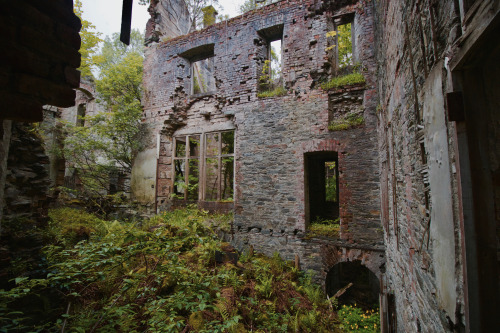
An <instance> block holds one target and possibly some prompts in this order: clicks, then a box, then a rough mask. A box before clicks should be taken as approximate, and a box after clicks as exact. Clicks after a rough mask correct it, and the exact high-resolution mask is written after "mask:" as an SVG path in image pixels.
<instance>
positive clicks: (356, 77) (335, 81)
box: [321, 72, 366, 90]
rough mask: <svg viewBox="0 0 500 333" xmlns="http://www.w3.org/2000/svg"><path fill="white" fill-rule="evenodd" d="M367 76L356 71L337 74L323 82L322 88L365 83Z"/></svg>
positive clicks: (328, 88) (327, 88)
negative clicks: (341, 74)
mask: <svg viewBox="0 0 500 333" xmlns="http://www.w3.org/2000/svg"><path fill="white" fill-rule="evenodd" d="M365 82H366V80H365V77H364V76H363V74H361V73H360V72H354V73H351V74H347V75H343V76H337V77H334V78H332V79H331V80H330V81H328V82H325V83H322V84H321V88H322V89H323V90H330V89H337V88H340V87H344V86H351V85H355V84H363V83H365Z"/></svg>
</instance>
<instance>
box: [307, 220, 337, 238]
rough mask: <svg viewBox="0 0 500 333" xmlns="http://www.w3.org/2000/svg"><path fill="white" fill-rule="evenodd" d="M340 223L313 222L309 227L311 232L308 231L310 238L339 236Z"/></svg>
mask: <svg viewBox="0 0 500 333" xmlns="http://www.w3.org/2000/svg"><path fill="white" fill-rule="evenodd" d="M339 231H340V225H339V224H314V223H313V224H311V226H310V227H309V232H308V233H307V237H308V238H314V237H320V236H324V237H328V238H337V237H339Z"/></svg>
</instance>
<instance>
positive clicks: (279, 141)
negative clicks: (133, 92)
mask: <svg viewBox="0 0 500 333" xmlns="http://www.w3.org/2000/svg"><path fill="white" fill-rule="evenodd" d="M338 15H353V16H354V18H355V19H354V24H355V34H354V35H355V38H356V49H355V52H356V59H357V60H358V61H359V62H360V68H361V70H362V73H363V75H364V77H365V80H366V83H365V84H361V85H358V86H356V87H350V88H349V89H347V88H342V87H340V88H338V89H332V90H330V91H324V90H322V89H321V88H320V83H321V82H322V81H324V80H326V79H327V78H328V76H329V75H330V74H331V67H332V66H334V64H332V63H331V61H330V58H329V55H328V52H327V50H326V49H327V46H328V45H329V44H328V41H327V37H326V33H327V32H328V31H330V30H331V26H332V20H333V16H338ZM372 16H373V4H372V2H369V1H368V2H366V1H359V2H358V1H352V2H349V3H346V4H345V5H344V7H341V8H340V9H338V8H336V9H331V7H329V6H327V5H325V4H324V3H323V2H322V1H313V0H310V1H280V2H277V3H275V4H272V5H269V6H266V7H262V8H260V9H259V10H256V11H252V12H249V13H246V14H244V15H242V16H240V17H236V18H234V19H231V20H228V21H225V22H221V23H218V24H215V25H213V26H211V27H208V28H206V29H203V30H201V31H196V32H193V33H191V34H189V35H188V36H185V37H178V38H175V39H172V40H170V41H167V42H165V43H159V44H154V45H150V47H148V49H147V50H146V59H145V62H144V82H145V98H144V120H145V122H146V123H148V124H149V125H150V127H151V128H153V131H152V132H153V133H154V135H155V136H156V138H155V137H152V140H151V142H152V144H151V147H150V150H148V151H147V152H144V158H146V157H148V158H152V156H154V152H156V149H158V150H157V152H158V157H159V160H158V173H157V175H158V177H157V184H156V185H157V186H156V188H153V187H154V184H152V182H151V181H150V182H149V183H148V184H151V187H152V189H149V188H147V187H143V191H142V192H141V193H145V192H146V191H148V194H147V195H144V197H146V198H147V199H148V200H151V199H153V200H154V199H155V197H156V199H157V202H156V203H157V204H158V207H159V208H160V209H165V208H169V207H171V206H172V205H173V204H174V203H175V202H173V201H172V200H171V195H172V193H173V192H172V191H173V186H174V179H173V177H174V175H173V173H174V171H173V163H172V158H173V157H172V153H173V137H174V136H178V135H186V134H200V133H208V132H213V131H220V130H228V129H234V130H235V160H236V162H235V198H234V211H235V221H234V228H233V229H234V230H233V231H234V234H233V236H232V237H233V242H234V243H235V244H236V245H237V246H238V248H240V249H243V248H246V247H248V246H250V245H252V246H253V247H254V248H255V249H256V250H257V251H259V252H263V253H266V254H269V255H271V254H272V253H273V252H274V251H278V252H279V253H280V255H282V257H284V258H286V259H288V260H290V259H294V257H295V255H298V256H299V257H300V260H301V262H302V264H303V267H304V268H305V269H309V268H311V269H313V270H315V271H316V272H317V273H318V274H317V278H318V282H322V283H323V282H324V279H325V278H326V274H327V272H328V271H329V269H330V268H331V267H332V266H333V265H335V264H336V263H338V262H341V261H348V260H361V261H362V262H363V264H365V265H366V266H368V267H369V268H370V269H372V270H373V271H374V273H375V274H376V275H377V276H379V277H381V275H382V266H383V263H384V256H383V249H384V245H383V236H382V227H381V224H380V217H379V216H380V208H379V207H380V202H379V181H378V171H377V165H378V161H377V159H378V154H377V150H376V106H377V94H376V79H375V68H376V62H375V54H374V45H373V40H374V26H373V20H372ZM280 34H282V38H283V46H282V52H283V53H282V54H283V55H282V58H283V70H282V76H283V81H284V87H285V88H286V90H287V94H286V96H280V97H269V98H259V97H258V96H257V93H258V92H259V78H260V75H261V74H262V65H263V61H264V60H265V52H264V51H265V49H266V48H267V46H266V43H267V42H269V41H270V40H269V39H270V38H272V39H275V38H280ZM276 36H278V37H276ZM212 54H213V56H214V64H215V81H216V91H215V92H213V93H208V94H204V95H191V84H192V78H191V71H190V66H191V63H192V62H193V61H195V60H196V59H198V58H199V57H202V56H207V55H212ZM337 103H339V104H342V103H343V104H342V106H341V107H338V108H339V109H342V110H344V112H348V111H356V112H358V113H360V114H361V115H362V118H363V121H362V123H361V124H357V125H356V126H354V127H352V128H347V129H344V130H340V131H330V130H329V129H328V125H329V122H330V121H331V120H333V119H335V117H336V115H335V114H334V112H332V108H333V106H332V105H335V104H337ZM155 139H156V140H155ZM314 152H335V153H338V156H339V157H338V160H339V161H338V163H339V169H340V182H339V183H340V190H339V191H340V223H341V230H340V235H339V237H335V238H334V239H328V238H325V239H310V237H307V232H308V227H309V223H310V222H311V221H310V218H308V217H307V210H308V208H307V199H306V186H305V178H306V175H305V171H304V166H305V155H306V154H308V153H314ZM143 163H146V162H145V161H144V162H143ZM147 163H150V165H151V166H152V165H153V161H151V160H149V161H148V162H147ZM134 169H140V168H136V167H135V166H134ZM141 172H142V171H141ZM150 176H156V175H154V174H153V173H152V172H151V173H150ZM138 183H139V182H138ZM148 186H149V185H148ZM200 204H201V205H202V206H203V205H205V204H207V203H200ZM220 204H224V205H228V204H231V205H232V204H233V203H220ZM212 206H213V205H212ZM204 207H205V206H204ZM332 249H334V250H332Z"/></svg>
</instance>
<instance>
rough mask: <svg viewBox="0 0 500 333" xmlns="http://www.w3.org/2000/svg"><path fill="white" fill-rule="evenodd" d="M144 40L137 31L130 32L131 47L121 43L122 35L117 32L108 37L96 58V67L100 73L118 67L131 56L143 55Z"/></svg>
mask: <svg viewBox="0 0 500 333" xmlns="http://www.w3.org/2000/svg"><path fill="white" fill-rule="evenodd" d="M143 49H144V38H143V35H142V33H141V32H140V31H139V30H137V29H132V31H131V32H130V45H125V44H124V43H122V42H121V41H120V34H119V33H117V32H115V33H113V35H112V36H111V37H110V36H106V38H105V39H104V42H103V44H102V47H101V51H100V52H99V54H97V55H96V56H94V58H93V60H94V63H95V65H96V66H97V67H98V68H99V70H100V71H103V70H106V69H109V68H110V67H113V66H116V65H118V64H119V63H120V62H122V61H123V59H124V58H125V57H126V56H127V55H129V54H137V55H141V56H142V54H143Z"/></svg>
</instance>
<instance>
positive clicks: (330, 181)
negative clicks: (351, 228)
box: [305, 152, 339, 224]
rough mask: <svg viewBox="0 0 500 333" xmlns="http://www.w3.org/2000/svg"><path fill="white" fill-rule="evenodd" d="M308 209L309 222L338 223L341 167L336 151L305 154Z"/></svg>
mask: <svg viewBox="0 0 500 333" xmlns="http://www.w3.org/2000/svg"><path fill="white" fill-rule="evenodd" d="M305 163H306V165H305V172H306V175H305V177H306V188H307V191H306V202H307V204H306V209H307V210H308V214H307V216H308V217H309V219H308V222H309V223H322V224H324V223H327V222H330V223H338V218H339V168H338V155H337V153H336V152H318V153H308V154H306V155H305Z"/></svg>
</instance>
